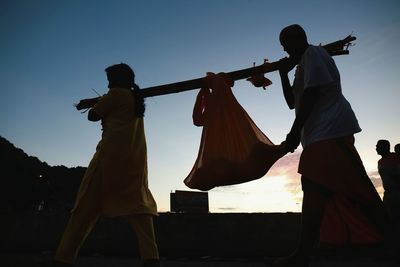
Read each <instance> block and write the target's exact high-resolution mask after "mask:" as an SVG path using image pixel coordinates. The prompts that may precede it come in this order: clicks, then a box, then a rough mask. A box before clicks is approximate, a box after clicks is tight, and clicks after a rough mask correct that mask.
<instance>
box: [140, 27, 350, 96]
mask: <svg viewBox="0 0 400 267" xmlns="http://www.w3.org/2000/svg"><path fill="white" fill-rule="evenodd" d="M356 39H357V38H356V37H355V36H352V35H349V36H347V37H346V38H344V39H342V40H338V41H336V42H332V43H329V44H326V45H323V46H322V47H324V48H325V49H326V50H327V51H328V53H329V54H330V55H331V56H340V55H348V54H349V53H350V51H349V50H348V48H349V47H350V46H352V45H353V44H352V41H354V40H356ZM278 69H279V60H278V61H275V62H271V63H267V64H262V65H259V66H255V67H251V68H247V69H241V70H236V71H232V72H228V73H226V74H227V75H229V76H230V78H231V79H232V80H234V81H236V80H241V79H246V78H248V77H250V76H253V75H257V74H263V73H267V72H273V71H276V70H278ZM204 78H205V77H202V78H197V79H193V80H187V81H182V82H177V83H170V84H164V85H158V86H153V87H147V88H143V89H142V90H141V91H140V92H141V94H142V95H143V97H151V96H159V95H167V94H174V93H179V92H184V91H189V90H194V89H199V88H202V87H204V86H205V80H204Z"/></svg>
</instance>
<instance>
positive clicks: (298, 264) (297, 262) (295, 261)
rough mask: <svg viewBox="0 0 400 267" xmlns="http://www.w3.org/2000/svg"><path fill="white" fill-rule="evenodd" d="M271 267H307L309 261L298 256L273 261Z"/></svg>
mask: <svg viewBox="0 0 400 267" xmlns="http://www.w3.org/2000/svg"><path fill="white" fill-rule="evenodd" d="M271 266H273V267H309V266H310V261H309V260H308V259H307V258H304V257H299V256H289V257H286V258H280V259H277V260H275V261H274V262H273V263H272V265H271Z"/></svg>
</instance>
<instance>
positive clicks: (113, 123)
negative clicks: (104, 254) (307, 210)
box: [53, 63, 160, 267]
mask: <svg viewBox="0 0 400 267" xmlns="http://www.w3.org/2000/svg"><path fill="white" fill-rule="evenodd" d="M105 71H106V73H107V79H108V82H109V84H108V88H109V91H108V92H107V93H106V94H105V95H104V96H102V97H100V98H95V99H84V100H81V101H80V102H79V104H78V105H77V109H78V110H80V109H85V108H91V109H90V110H89V114H88V119H89V120H90V121H99V120H101V122H102V126H103V133H102V138H101V140H100V142H99V143H98V145H97V148H96V153H95V154H94V156H93V159H92V160H91V162H90V164H89V167H88V169H87V171H86V173H85V175H84V177H83V180H82V183H81V185H80V188H79V192H78V194H77V198H76V203H75V206H74V208H73V209H72V212H71V218H70V219H69V222H68V225H67V227H66V229H65V232H64V235H63V237H62V239H61V242H60V244H59V247H58V249H57V252H56V255H55V257H54V262H53V265H54V266H72V265H73V263H74V262H75V260H76V258H77V255H78V252H79V249H80V247H81V245H82V244H83V242H84V240H85V239H86V237H87V236H88V234H89V233H90V232H91V230H92V228H93V227H94V225H95V223H96V221H97V220H98V218H99V216H107V217H114V218H123V219H126V220H127V221H128V222H129V223H130V224H131V226H132V228H133V230H134V231H135V233H136V236H137V239H138V244H139V249H140V256H141V266H143V267H150V266H151V267H153V266H160V265H159V255H158V248H157V244H156V238H155V234H154V228H153V216H155V215H157V206H156V202H155V201H154V198H153V196H152V194H151V192H150V190H149V188H148V181H147V151H146V150H147V149H146V138H145V133H144V126H143V116H144V111H145V106H144V100H143V98H142V97H141V96H140V94H139V87H138V86H137V85H136V84H135V74H134V72H133V71H132V69H131V68H130V67H129V66H128V65H126V64H123V63H121V64H117V65H113V66H110V67H108V68H106V70H105Z"/></svg>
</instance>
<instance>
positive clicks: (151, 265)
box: [140, 259, 161, 267]
mask: <svg viewBox="0 0 400 267" xmlns="http://www.w3.org/2000/svg"><path fill="white" fill-rule="evenodd" d="M160 266H161V265H160V260H158V259H151V260H143V261H142V263H141V265H140V267H160Z"/></svg>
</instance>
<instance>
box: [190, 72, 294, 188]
mask: <svg viewBox="0 0 400 267" xmlns="http://www.w3.org/2000/svg"><path fill="white" fill-rule="evenodd" d="M206 84H207V87H208V88H202V89H201V90H200V92H199V94H198V96H197V99H196V103H195V106H194V109H193V123H194V124H195V125H196V126H203V132H202V136H201V142H200V148H199V152H198V156H197V159H196V162H195V164H194V166H193V168H192V170H191V172H190V173H189V175H188V176H187V177H186V178H185V180H184V183H185V184H186V185H187V186H188V187H189V188H192V189H199V190H204V191H205V190H210V189H212V188H214V187H216V186H224V185H233V184H240V183H245V182H249V181H252V180H255V179H258V178H261V177H263V176H264V175H265V174H266V173H267V171H268V170H269V169H270V167H271V166H272V165H273V164H274V163H275V162H276V161H277V160H278V159H279V158H281V157H282V156H284V155H285V154H286V152H285V151H284V147H283V145H274V144H273V143H272V142H271V141H270V140H269V139H268V137H267V136H266V135H265V134H264V133H263V132H262V131H261V130H260V129H259V128H258V127H257V125H256V124H255V123H254V122H253V120H252V119H251V118H250V116H249V115H248V114H247V112H246V111H245V110H244V109H243V107H242V106H241V105H240V104H239V103H238V102H237V100H236V98H235V96H234V95H233V93H232V90H231V86H233V82H232V81H231V80H230V79H229V77H228V76H227V75H226V74H224V73H220V74H217V75H216V74H212V73H207V78H206Z"/></svg>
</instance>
